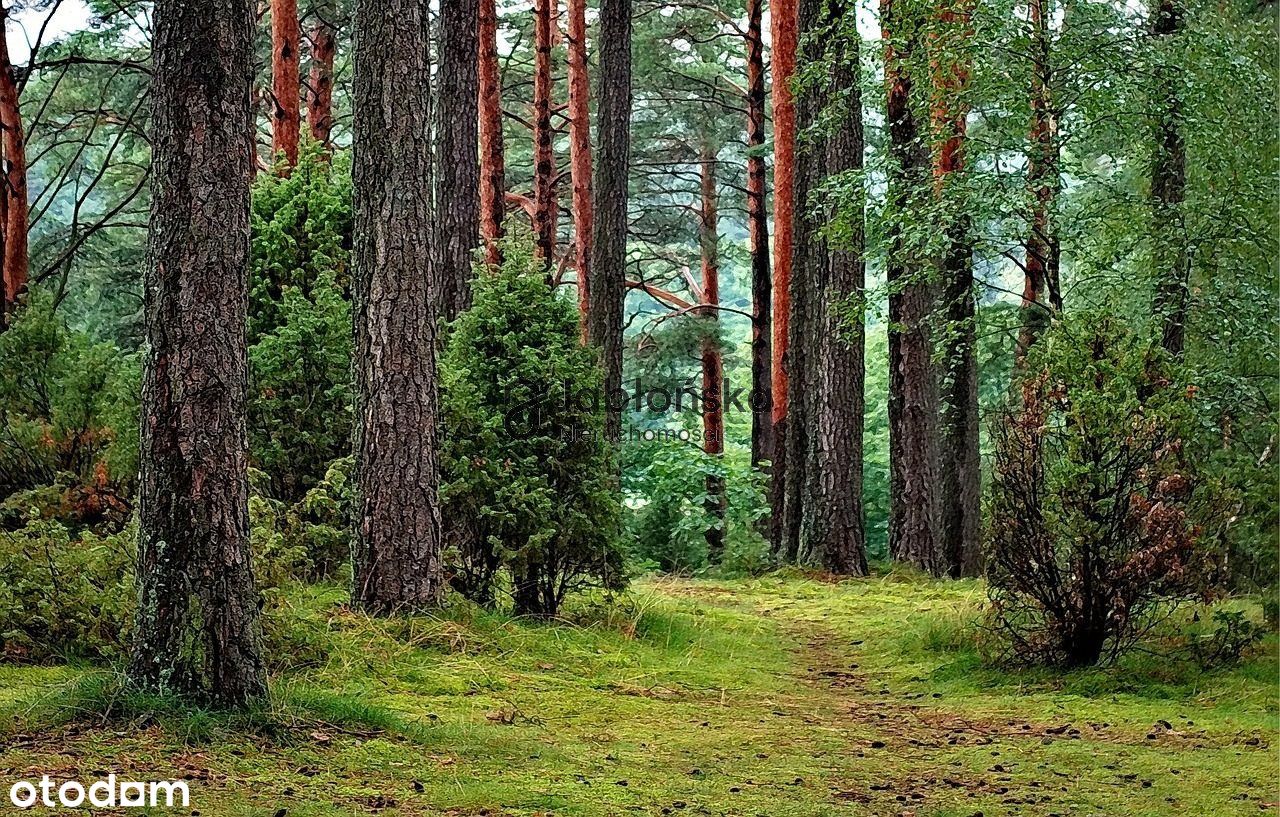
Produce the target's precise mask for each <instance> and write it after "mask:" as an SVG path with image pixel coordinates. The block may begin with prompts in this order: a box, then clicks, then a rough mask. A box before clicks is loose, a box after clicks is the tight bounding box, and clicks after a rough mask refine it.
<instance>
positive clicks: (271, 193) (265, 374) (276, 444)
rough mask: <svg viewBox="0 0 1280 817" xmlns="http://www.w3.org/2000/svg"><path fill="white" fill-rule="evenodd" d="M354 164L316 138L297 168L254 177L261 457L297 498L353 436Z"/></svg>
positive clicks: (254, 389)
mask: <svg viewBox="0 0 1280 817" xmlns="http://www.w3.org/2000/svg"><path fill="white" fill-rule="evenodd" d="M336 161H337V160H335V162H336ZM347 174H348V171H347V170H346V168H345V166H331V165H330V164H329V162H328V161H327V160H326V158H325V157H324V155H323V154H322V153H321V151H320V150H319V148H318V147H317V146H315V145H314V144H310V143H308V144H307V146H306V147H305V148H304V149H303V151H302V155H301V157H300V159H299V162H298V165H297V166H296V167H295V168H294V169H293V172H292V173H290V175H289V176H287V177H282V176H277V175H274V174H262V175H260V176H259V177H258V181H257V182H256V183H255V185H254V191H253V218H252V230H253V245H252V257H251V258H252V260H251V266H252V272H251V276H252V277H251V282H252V283H251V288H250V312H249V342H250V347H249V364H250V399H249V420H250V423H249V427H250V435H251V443H252V454H253V462H254V465H255V466H256V467H258V468H260V469H262V470H263V471H264V472H265V473H266V474H268V475H269V490H270V493H271V495H272V496H274V497H276V498H279V499H282V500H285V501H288V502H293V501H296V500H297V499H299V498H300V497H302V496H303V495H304V494H305V493H306V491H307V490H308V489H309V488H311V487H312V486H313V485H315V484H316V483H317V482H318V481H319V480H320V479H322V477H323V476H324V473H325V469H326V468H327V467H328V465H329V463H330V462H332V461H333V460H334V459H336V458H338V457H341V456H343V455H344V454H345V453H346V452H347V451H348V450H349V448H350V445H351V429H352V391H351V305H350V300H349V295H348V290H349V286H350V280H349V272H348V269H347V265H348V260H349V255H350V241H351V205H350V183H349V181H348V178H347Z"/></svg>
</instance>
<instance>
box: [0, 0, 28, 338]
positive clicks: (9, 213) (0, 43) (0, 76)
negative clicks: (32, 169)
mask: <svg viewBox="0 0 1280 817" xmlns="http://www.w3.org/2000/svg"><path fill="white" fill-rule="evenodd" d="M8 16H9V11H8V9H0V27H3V26H4V25H6V22H7V20H8ZM0 35H3V36H0V130H2V131H3V136H2V137H0V143H2V144H3V148H4V163H5V170H4V191H3V202H2V204H3V210H2V212H3V213H4V223H3V231H4V255H3V264H0V266H2V267H3V273H4V312H5V314H6V315H7V314H9V313H11V312H12V310H13V306H14V304H15V303H17V300H18V298H19V297H21V295H22V293H23V292H25V291H26V289H27V276H28V274H29V267H30V262H29V259H28V255H27V142H26V135H25V131H24V129H23V126H22V110H21V106H20V101H19V99H18V80H17V77H16V76H15V74H14V69H13V62H12V60H11V59H10V57H9V37H8V34H7V33H5V32H4V31H3V30H0Z"/></svg>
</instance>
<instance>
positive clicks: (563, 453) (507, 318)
mask: <svg viewBox="0 0 1280 817" xmlns="http://www.w3.org/2000/svg"><path fill="white" fill-rule="evenodd" d="M441 372H442V378H443V385H444V389H443V396H442V403H443V409H444V411H443V414H444V428H445V430H446V436H445V440H444V442H443V446H442V450H443V458H442V459H443V463H442V471H443V474H444V479H443V482H444V485H443V488H442V492H441V494H442V498H443V502H444V514H443V515H444V519H445V521H446V524H447V525H449V526H451V530H452V532H451V534H450V536H451V538H452V539H453V541H452V542H451V544H452V545H453V548H454V558H453V561H454V563H455V569H456V570H457V572H458V574H459V576H458V578H459V579H461V580H462V586H463V588H464V589H465V590H466V591H467V592H469V593H470V594H472V595H473V596H475V597H477V598H479V599H482V600H484V599H486V598H487V597H488V594H489V592H490V591H491V582H492V578H493V573H494V571H495V570H496V569H497V568H498V567H499V566H501V567H504V568H505V569H506V571H507V572H508V573H509V575H510V579H511V582H512V586H513V588H514V594H515V597H516V608H517V610H518V611H519V612H521V613H533V614H539V615H554V614H555V613H556V611H557V609H558V608H559V606H560V603H561V602H562V601H563V599H564V597H565V595H566V593H568V592H569V591H571V590H575V589H579V588H582V587H584V586H588V585H592V584H600V585H604V586H606V587H618V586H621V584H622V583H623V575H622V570H621V558H620V551H619V549H618V533H617V528H618V503H617V499H616V496H615V489H614V487H613V479H614V477H613V468H614V462H615V460H614V457H613V454H612V453H611V451H610V450H609V445H608V443H607V441H606V440H605V439H604V401H603V388H602V385H601V384H602V375H601V372H600V369H599V365H598V363H597V361H596V359H595V355H594V353H593V352H592V351H591V350H589V349H586V348H584V347H583V346H582V345H581V344H580V343H579V340H578V317H577V313H576V311H575V310H574V309H573V307H572V306H571V305H570V304H569V303H568V302H567V301H565V300H562V299H560V298H559V297H557V295H556V294H555V292H554V291H553V290H552V289H551V288H550V287H548V286H547V284H546V282H545V280H544V278H543V273H542V270H541V267H540V265H538V264H537V263H535V262H534V260H533V258H532V256H531V252H530V249H529V247H528V245H527V243H525V242H517V241H511V242H508V243H507V246H506V262H505V263H504V265H503V267H502V268H501V269H500V270H482V271H481V272H480V274H479V275H478V276H477V277H476V279H475V282H474V304H473V306H472V308H471V309H470V310H468V311H467V312H466V313H464V314H463V315H462V316H461V317H460V318H459V319H458V321H457V322H456V324H455V325H454V327H453V330H452V332H451V334H450V338H449V343H448V346H447V349H446V351H445V353H444V356H443V359H442V362H441ZM464 528H465V529H464Z"/></svg>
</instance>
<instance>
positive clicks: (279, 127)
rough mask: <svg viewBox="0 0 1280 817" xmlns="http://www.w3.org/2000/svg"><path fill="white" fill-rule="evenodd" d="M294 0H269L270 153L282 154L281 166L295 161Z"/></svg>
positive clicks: (298, 125) (298, 102)
mask: <svg viewBox="0 0 1280 817" xmlns="http://www.w3.org/2000/svg"><path fill="white" fill-rule="evenodd" d="M301 39H302V30H301V28H299V26H298V0H271V98H272V114H271V152H272V153H273V154H276V155H279V154H281V153H283V154H284V157H285V168H284V172H285V173H288V171H289V168H291V167H293V166H294V165H296V164H297V163H298V135H299V132H300V131H301V129H302V112H301V106H302V86H301V75H300V74H299V73H298V44H299V41H300V40H301Z"/></svg>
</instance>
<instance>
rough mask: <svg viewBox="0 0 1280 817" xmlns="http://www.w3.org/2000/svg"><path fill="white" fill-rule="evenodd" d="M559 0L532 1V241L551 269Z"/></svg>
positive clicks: (553, 257)
mask: <svg viewBox="0 0 1280 817" xmlns="http://www.w3.org/2000/svg"><path fill="white" fill-rule="evenodd" d="M556 1H557V0H535V2H534V4H533V39H534V44H533V48H534V60H533V240H534V247H535V251H536V254H537V256H538V258H540V259H542V262H543V264H544V265H545V266H546V267H547V269H548V270H550V269H551V268H552V267H553V265H554V264H555V257H556V156H555V151H554V145H553V142H552V140H553V139H554V134H553V133H552V132H551V88H552V84H553V81H554V78H553V77H552V75H551V48H552V45H553V43H552V37H553V34H554V30H555V26H554V25H553V22H554V19H555V11H554V8H555V3H556Z"/></svg>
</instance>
